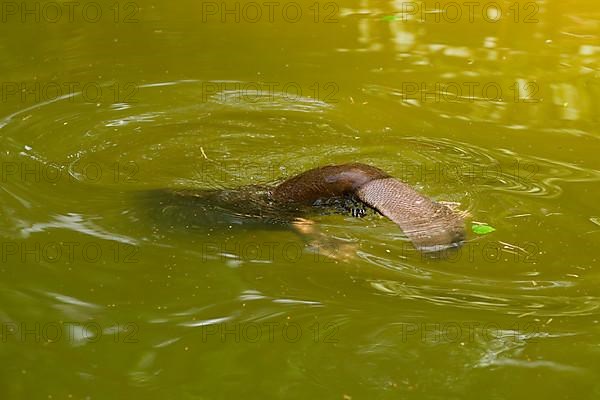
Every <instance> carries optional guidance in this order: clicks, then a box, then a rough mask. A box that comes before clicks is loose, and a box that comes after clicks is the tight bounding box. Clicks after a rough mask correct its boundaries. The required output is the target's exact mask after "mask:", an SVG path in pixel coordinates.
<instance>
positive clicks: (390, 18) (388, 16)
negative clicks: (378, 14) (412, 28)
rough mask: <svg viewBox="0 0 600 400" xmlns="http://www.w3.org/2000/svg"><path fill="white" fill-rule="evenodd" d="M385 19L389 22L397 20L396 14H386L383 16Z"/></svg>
mask: <svg viewBox="0 0 600 400" xmlns="http://www.w3.org/2000/svg"><path fill="white" fill-rule="evenodd" d="M383 20H384V21H388V22H390V21H395V20H396V16H395V15H386V16H384V17H383Z"/></svg>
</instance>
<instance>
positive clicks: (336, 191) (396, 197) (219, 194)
mask: <svg viewBox="0 0 600 400" xmlns="http://www.w3.org/2000/svg"><path fill="white" fill-rule="evenodd" d="M157 196H158V198H159V203H160V207H161V213H162V214H167V215H169V214H170V215H175V214H177V213H178V211H177V210H180V209H181V207H187V208H189V209H190V210H193V215H191V216H190V215H186V216H185V217H184V221H183V222H185V223H186V224H190V223H192V224H198V223H200V224H204V225H213V224H228V225H230V226H231V225H237V224H249V223H252V222H254V223H260V224H273V225H279V226H282V225H289V224H291V223H292V222H293V221H295V220H297V219H298V218H303V217H305V216H308V215H310V214H311V213H314V212H315V211H316V210H317V209H323V208H328V209H334V210H340V209H343V210H347V211H350V212H351V213H352V215H354V216H363V215H364V214H365V211H366V209H372V210H375V211H376V212H378V213H380V214H382V215H383V216H385V217H387V218H389V219H390V220H392V221H393V222H395V223H396V224H397V225H398V226H399V227H400V229H402V231H403V232H404V234H405V235H406V236H407V237H408V238H409V240H410V241H411V242H412V243H413V245H414V246H415V247H416V248H417V249H419V250H421V251H425V252H428V251H437V250H442V249H447V248H450V247H458V246H460V245H461V244H462V242H463V241H464V239H465V229H464V225H465V223H464V215H465V214H464V213H462V212H457V211H455V210H453V209H451V208H450V207H448V206H446V205H444V204H441V203H438V202H435V201H433V200H432V199H430V198H428V197H426V196H424V195H422V194H421V193H419V192H417V191H416V190H415V189H413V188H412V187H410V186H409V185H407V184H406V183H403V182H401V181H399V180H398V179H395V178H394V177H392V176H390V175H389V174H388V173H386V172H385V171H383V170H381V169H379V168H377V167H374V166H371V165H367V164H362V163H349V164H341V165H327V166H323V167H318V168H313V169H310V170H308V171H305V172H303V173H301V174H299V175H296V176H294V177H292V178H289V179H287V180H285V181H283V182H281V183H279V184H277V185H274V186H269V185H249V186H242V187H238V188H235V189H211V190H200V189H159V190H157V191H153V192H152V198H154V199H156V198H157ZM198 221H200V222H198Z"/></svg>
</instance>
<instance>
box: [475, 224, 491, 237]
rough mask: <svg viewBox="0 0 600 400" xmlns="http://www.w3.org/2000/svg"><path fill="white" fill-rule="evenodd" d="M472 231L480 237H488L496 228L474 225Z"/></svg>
mask: <svg viewBox="0 0 600 400" xmlns="http://www.w3.org/2000/svg"><path fill="white" fill-rule="evenodd" d="M471 229H472V230H473V232H475V233H476V234H478V235H486V234H488V233H491V232H494V231H495V230H496V228H494V227H492V226H489V225H486V224H473V225H472V226H471Z"/></svg>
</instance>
